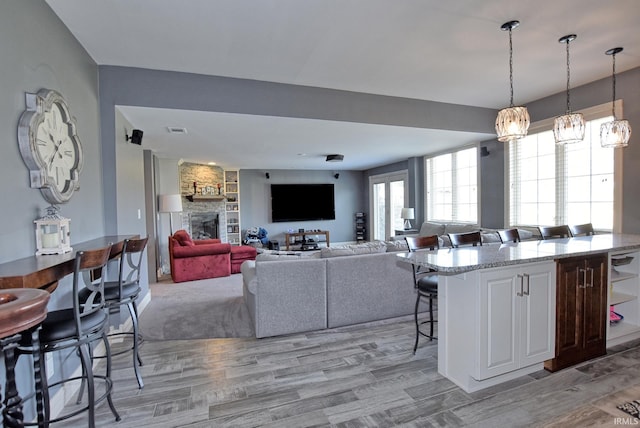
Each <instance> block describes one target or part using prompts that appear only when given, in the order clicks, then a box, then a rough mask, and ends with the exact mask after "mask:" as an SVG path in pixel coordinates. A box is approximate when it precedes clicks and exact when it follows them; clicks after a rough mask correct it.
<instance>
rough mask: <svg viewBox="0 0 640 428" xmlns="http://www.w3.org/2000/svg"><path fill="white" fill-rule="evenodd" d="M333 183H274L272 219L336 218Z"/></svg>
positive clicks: (272, 186)
mask: <svg viewBox="0 0 640 428" xmlns="http://www.w3.org/2000/svg"><path fill="white" fill-rule="evenodd" d="M335 218H336V211H335V202H334V193H333V184H272V185H271V221H272V222H274V223H277V222H284V221H311V220H335Z"/></svg>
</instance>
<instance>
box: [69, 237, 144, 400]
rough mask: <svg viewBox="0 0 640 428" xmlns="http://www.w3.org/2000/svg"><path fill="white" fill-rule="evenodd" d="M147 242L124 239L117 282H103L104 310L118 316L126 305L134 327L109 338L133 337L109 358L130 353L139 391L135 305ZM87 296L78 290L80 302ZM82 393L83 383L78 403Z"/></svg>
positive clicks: (87, 292)
mask: <svg viewBox="0 0 640 428" xmlns="http://www.w3.org/2000/svg"><path fill="white" fill-rule="evenodd" d="M148 240H149V238H148V237H147V238H143V239H126V240H125V241H124V244H123V246H122V253H121V254H120V263H119V265H120V267H119V270H118V280H117V281H105V283H104V298H105V308H107V310H108V312H109V314H111V313H119V312H120V307H122V306H126V307H127V308H128V309H129V314H130V316H131V323H132V325H133V331H130V332H129V331H125V332H118V333H113V334H109V335H108V336H109V337H112V336H121V335H127V336H132V338H133V345H132V347H131V348H130V349H125V350H123V351H120V352H117V353H114V354H112V356H116V355H120V354H123V353H125V352H129V351H133V370H134V372H135V375H136V379H137V381H138V387H139V388H140V389H142V388H143V387H144V383H143V382H142V375H141V374H140V370H139V368H138V366H139V365H140V366H142V359H141V358H140V355H139V353H138V349H139V345H140V334H139V332H138V306H137V305H136V299H137V298H138V296H139V295H140V291H141V289H140V266H141V265H142V256H143V253H144V250H145V248H146V246H147V241H148ZM89 295H90V291H89V290H87V289H85V290H82V291H80V301H86V299H87V298H89ZM107 328H108V323H107ZM92 358H104V356H101V357H95V356H92ZM83 390H84V380H83V382H82V385H81V387H80V393H79V395H78V400H80V397H81V396H82V393H83Z"/></svg>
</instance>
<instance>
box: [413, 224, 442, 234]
mask: <svg viewBox="0 0 640 428" xmlns="http://www.w3.org/2000/svg"><path fill="white" fill-rule="evenodd" d="M443 234H444V224H441V223H431V222H428V221H425V222H424V223H422V226H420V232H419V233H418V235H420V236H433V235H438V236H440V235H443Z"/></svg>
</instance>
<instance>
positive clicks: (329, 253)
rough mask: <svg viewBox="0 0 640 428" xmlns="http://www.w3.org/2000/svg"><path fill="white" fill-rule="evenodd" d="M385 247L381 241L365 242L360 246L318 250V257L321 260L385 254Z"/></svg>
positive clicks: (342, 246)
mask: <svg viewBox="0 0 640 428" xmlns="http://www.w3.org/2000/svg"><path fill="white" fill-rule="evenodd" d="M386 252H387V246H386V245H385V243H384V242H382V241H374V242H365V243H362V244H353V245H341V246H339V247H327V248H322V249H321V250H320V257H321V258H323V259H326V258H330V257H343V256H355V255H359V254H376V253H386Z"/></svg>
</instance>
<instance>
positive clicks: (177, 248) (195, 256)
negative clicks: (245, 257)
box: [169, 230, 231, 282]
mask: <svg viewBox="0 0 640 428" xmlns="http://www.w3.org/2000/svg"><path fill="white" fill-rule="evenodd" d="M169 262H170V264H171V278H172V279H173V282H184V281H193V280H196V279H206V278H218V277H221V276H229V275H231V245H230V244H227V243H225V244H223V243H221V242H220V240H219V239H200V240H195V241H193V240H192V239H191V237H190V236H189V234H188V233H187V231H186V230H178V231H177V232H176V233H174V234H173V235H172V236H169Z"/></svg>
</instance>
